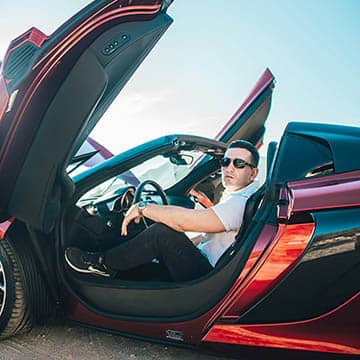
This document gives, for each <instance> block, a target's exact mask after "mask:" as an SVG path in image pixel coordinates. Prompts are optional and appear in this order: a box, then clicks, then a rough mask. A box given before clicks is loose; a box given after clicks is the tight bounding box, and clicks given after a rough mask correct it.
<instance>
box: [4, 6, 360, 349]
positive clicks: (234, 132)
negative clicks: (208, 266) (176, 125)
mask: <svg viewBox="0 0 360 360" xmlns="http://www.w3.org/2000/svg"><path fill="white" fill-rule="evenodd" d="M170 3H171V1H166V0H97V1H94V2H92V3H91V4H90V5H88V6H87V7H86V8H84V9H83V10H82V11H80V12H79V13H78V14H76V15H75V16H73V17H72V18H71V19H70V20H69V21H67V22H66V23H65V24H63V25H62V26H61V27H60V28H59V29H58V30H57V31H55V32H54V33H53V34H52V35H51V36H50V37H48V36H46V35H44V34H43V33H42V32H41V31H40V30H38V29H36V28H32V29H30V30H29V31H27V32H26V33H24V34H23V35H21V36H19V37H18V38H17V39H15V40H14V41H13V42H12V43H11V44H10V46H9V49H8V51H7V53H6V56H5V58H4V60H3V63H2V65H1V77H0V174H1V176H0V221H1V222H2V224H1V227H0V337H1V338H5V337H8V336H11V335H14V334H16V333H18V332H20V331H22V330H24V329H27V328H29V327H30V326H31V324H33V323H36V322H38V321H43V320H44V319H46V318H47V317H48V316H49V315H50V314H51V313H52V312H53V311H54V310H57V309H61V310H64V312H65V314H66V316H67V317H68V318H69V319H71V320H73V321H76V322H78V323H81V324H83V325H85V326H91V327H95V328H98V329H104V330H108V331H109V330H110V331H112V332H117V333H119V334H126V335H128V336H134V337H137V338H139V337H140V338H144V339H149V340H154V341H161V342H163V343H168V344H176V345H184V346H188V347H193V348H195V349H207V350H218V351H222V352H223V353H224V351H228V354H231V355H234V354H241V351H243V350H246V349H254V348H266V349H267V351H270V350H271V349H273V351H274V349H276V348H277V349H287V350H300V351H308V352H322V353H335V354H339V355H340V354H347V355H349V354H353V355H360V335H359V334H360V292H359V290H360V282H359V279H360V157H359V155H358V154H360V128H356V127H345V126H334V125H325V124H314V123H300V122H293V123H289V124H288V126H287V128H286V129H285V132H284V134H283V135H282V138H281V141H280V143H279V144H277V143H270V145H269V148H268V151H267V167H266V171H264V179H263V185H262V186H261V187H260V189H259V190H258V191H257V192H256V193H255V194H254V195H253V196H252V197H251V198H250V199H249V201H248V202H247V206H246V210H245V215H244V218H243V225H242V227H241V229H240V231H239V233H238V235H237V237H236V241H235V242H234V243H233V245H232V246H231V247H230V248H229V249H228V250H227V251H226V252H225V253H224V255H223V256H222V257H221V258H220V260H219V261H218V263H217V265H216V267H215V268H214V270H213V271H212V272H211V273H209V274H207V275H206V276H203V277H200V278H198V279H196V280H192V281H187V282H172V281H169V279H168V278H167V277H166V274H165V273H164V270H163V267H162V264H161V261H160V262H152V263H149V264H148V265H146V266H142V267H139V268H137V269H134V270H133V271H129V272H126V273H125V272H122V273H121V272H119V273H118V274H117V275H116V276H115V277H113V278H103V277H97V276H91V275H89V274H81V273H77V272H75V271H73V270H72V269H71V268H70V267H69V266H67V264H66V263H65V260H64V250H65V249H66V248H67V247H69V246H73V245H76V246H78V247H81V248H83V249H88V250H106V249H109V248H110V247H112V246H114V245H115V244H116V243H117V242H118V241H123V240H120V235H119V229H120V224H121V222H122V219H123V216H124V213H125V212H126V211H127V209H128V208H129V206H130V205H131V204H132V203H133V202H137V201H139V200H141V199H146V200H148V201H152V202H155V203H168V204H176V205H180V206H184V207H189V208H194V207H207V206H210V205H211V204H214V203H217V201H218V200H219V198H220V195H221V193H222V191H223V186H222V184H221V179H220V176H219V170H220V163H219V158H221V157H222V155H223V154H224V151H225V149H226V144H227V143H229V142H230V141H232V140H234V139H239V138H241V139H246V140H248V141H251V142H252V143H254V144H256V145H257V146H258V147H259V146H261V144H262V138H263V135H264V131H265V126H264V124H265V121H266V118H267V115H268V113H269V110H270V105H271V98H272V92H273V88H274V77H273V75H272V74H271V72H270V71H269V70H265V72H264V73H263V74H262V75H261V77H260V79H259V80H258V82H257V84H256V85H255V87H254V89H253V90H252V91H251V93H250V95H249V97H248V98H247V99H246V100H245V101H244V103H243V104H242V105H241V106H240V108H239V109H238V110H237V111H236V112H235V114H234V116H233V117H232V118H231V119H230V120H229V122H228V123H227V124H226V125H225V126H224V128H223V129H222V130H221V131H220V132H219V134H218V136H217V137H216V139H207V138H204V137H198V136H193V135H183V134H174V135H168V136H163V137H161V138H158V139H155V140H153V141H149V142H147V143H145V144H142V145H139V146H137V147H135V148H133V149H131V150H128V151H126V152H123V153H121V154H119V155H117V156H112V157H111V156H110V155H111V154H108V153H106V149H103V148H102V147H101V146H99V145H96V144H94V143H91V140H88V142H90V145H92V146H93V148H92V149H91V150H90V151H86V150H84V149H85V148H84V147H83V148H82V150H81V152H80V153H79V149H80V147H81V145H82V144H83V143H84V141H85V140H86V139H87V138H88V135H89V133H90V131H91V130H92V129H93V128H94V126H95V125H96V124H97V122H98V121H99V120H100V118H101V116H102V114H103V113H104V112H105V110H106V109H107V108H108V107H109V105H110V104H111V103H112V101H113V100H114V99H115V97H116V96H117V95H118V94H119V92H120V91H121V89H122V88H123V87H124V86H125V84H126V82H127V81H128V80H129V78H130V77H131V75H132V74H133V73H134V72H135V70H136V69H137V67H138V66H139V65H140V63H141V62H142V61H143V59H144V58H145V57H146V55H147V54H148V53H149V52H150V50H151V49H152V48H153V46H154V45H155V44H156V43H157V41H158V40H159V39H160V37H161V35H162V34H163V33H164V32H165V31H166V29H167V28H168V27H169V25H170V24H171V22H172V19H171V18H170V17H169V16H168V15H167V13H166V11H167V8H168V6H169V5H170ZM131 126H132V124H123V128H124V131H123V132H124V136H129V133H131V132H129V128H131ZM149 126H151V124H149ZM97 151H100V153H102V157H103V158H107V157H109V158H108V159H107V160H105V161H100V163H99V164H98V165H95V166H88V167H84V166H82V164H85V163H86V162H88V164H89V163H91V161H93V159H95V158H94V157H95V156H97ZM101 160H102V159H101ZM94 162H97V161H94ZM149 180H151V182H150V184H149ZM154 182H155V183H156V186H155V188H153V187H152V186H150V185H151V184H154ZM136 190H137V191H136ZM143 228H144V224H138V225H136V224H132V226H130V227H129V229H128V232H129V234H128V237H131V236H133V235H134V234H137V233H138V232H140V231H142V230H143Z"/></svg>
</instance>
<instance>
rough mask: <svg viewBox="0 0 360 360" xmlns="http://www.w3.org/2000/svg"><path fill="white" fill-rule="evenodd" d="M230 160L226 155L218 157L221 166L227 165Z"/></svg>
mask: <svg viewBox="0 0 360 360" xmlns="http://www.w3.org/2000/svg"><path fill="white" fill-rule="evenodd" d="M230 162H231V160H230V159H229V158H227V157H224V158H222V159H220V164H221V166H222V167H228V166H229V165H230Z"/></svg>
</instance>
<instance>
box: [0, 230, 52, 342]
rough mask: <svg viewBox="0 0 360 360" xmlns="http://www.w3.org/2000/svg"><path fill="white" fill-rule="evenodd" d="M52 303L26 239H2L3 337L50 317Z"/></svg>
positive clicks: (0, 299) (0, 316) (0, 330)
mask: <svg viewBox="0 0 360 360" xmlns="http://www.w3.org/2000/svg"><path fill="white" fill-rule="evenodd" d="M50 313H51V302H50V300H49V297H48V294H47V291H46V289H45V286H44V283H43V281H42V278H41V277H40V274H39V270H38V268H37V266H36V262H35V259H34V257H33V255H32V253H31V251H30V249H29V245H28V243H26V242H25V241H24V240H21V239H20V240H18V239H17V241H16V242H15V241H13V240H12V239H11V238H9V237H7V238H5V239H3V240H0V339H4V338H6V337H9V336H12V335H15V334H17V333H21V332H24V331H27V330H29V329H31V326H32V325H33V324H34V323H37V322H39V320H41V319H43V318H45V317H47V316H49V314H50Z"/></svg>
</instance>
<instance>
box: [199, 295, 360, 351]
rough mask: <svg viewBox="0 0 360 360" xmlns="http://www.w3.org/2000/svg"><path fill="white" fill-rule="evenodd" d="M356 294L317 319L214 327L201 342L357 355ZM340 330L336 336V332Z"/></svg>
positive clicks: (358, 309) (358, 300) (358, 301)
mask: <svg viewBox="0 0 360 360" xmlns="http://www.w3.org/2000/svg"><path fill="white" fill-rule="evenodd" d="M359 312H360V294H357V295H355V296H354V297H353V298H351V299H349V300H348V301H347V302H346V303H344V304H342V305H340V306H339V307H338V308H336V309H334V310H332V311H330V312H329V313H327V314H323V315H321V316H319V317H317V318H314V319H309V320H305V321H299V322H294V323H282V324H261V325H255V324H254V325H252V324H249V325H244V324H237V325H224V324H217V325H214V326H213V327H212V328H211V330H210V331H209V332H208V333H207V334H206V335H205V336H204V338H203V340H204V341H205V342H216V343H228V344H234V345H247V346H264V347H275V348H284V349H294V350H307V351H321V352H329V353H339V354H353V355H360V347H359V336H358V335H359V332H360V324H359V317H358V316H356V314H359ZM339 328H340V329H342V332H341V334H339V331H338V329H339Z"/></svg>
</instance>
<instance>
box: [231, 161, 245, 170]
mask: <svg viewBox="0 0 360 360" xmlns="http://www.w3.org/2000/svg"><path fill="white" fill-rule="evenodd" d="M233 161H234V166H235V167H236V168H238V169H243V168H244V167H245V166H246V162H245V161H244V160H242V159H234V160H233Z"/></svg>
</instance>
